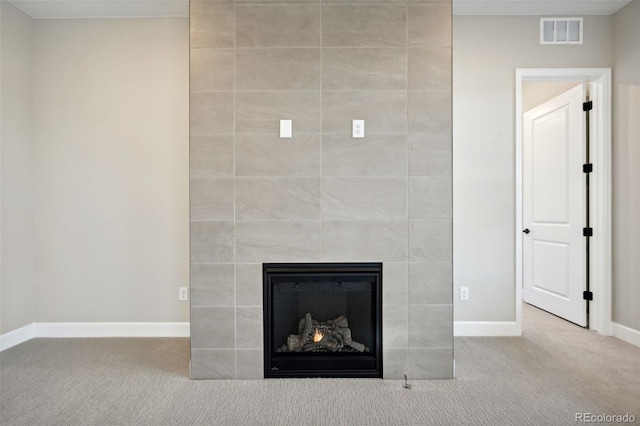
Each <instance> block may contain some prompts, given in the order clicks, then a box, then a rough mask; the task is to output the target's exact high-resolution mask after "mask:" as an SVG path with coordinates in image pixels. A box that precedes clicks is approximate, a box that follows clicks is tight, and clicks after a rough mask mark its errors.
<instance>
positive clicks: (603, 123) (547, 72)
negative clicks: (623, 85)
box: [515, 68, 611, 335]
mask: <svg viewBox="0 0 640 426" xmlns="http://www.w3.org/2000/svg"><path fill="white" fill-rule="evenodd" d="M532 82H541V83H542V82H546V83H548V84H550V85H555V86H558V87H560V86H562V85H563V84H565V85H566V84H570V83H571V82H574V84H573V85H574V86H575V85H577V84H581V83H584V84H585V86H588V88H589V97H590V100H591V101H592V102H593V108H592V110H591V111H590V120H589V121H590V123H589V135H590V144H591V149H590V160H589V162H590V163H591V164H593V171H592V172H591V173H590V180H591V182H590V191H589V193H590V197H589V207H590V208H589V210H590V221H591V225H590V226H591V228H592V229H593V236H591V237H589V238H590V256H589V258H590V264H589V267H588V271H587V273H588V275H589V281H590V291H591V292H592V294H593V300H592V301H591V302H589V305H590V306H589V311H590V321H589V328H590V329H591V330H593V331H597V332H599V333H601V334H604V335H611V70H610V69H608V68H598V69H584V68H579V69H548V68H547V69H518V70H516V108H515V109H516V111H515V115H516V158H515V162H516V167H515V170H516V220H515V224H516V234H515V235H516V241H515V243H516V247H515V248H516V292H515V294H516V300H515V307H516V324H517V327H518V329H519V331H520V332H522V300H523V283H524V278H525V277H524V272H525V271H524V269H525V268H524V267H525V263H524V262H525V257H524V256H525V250H524V245H525V242H527V240H525V238H526V237H528V235H529V234H528V233H526V234H525V233H523V230H525V228H526V227H527V225H528V223H525V220H524V217H523V215H524V214H525V204H526V203H525V198H524V197H525V196H528V195H527V194H526V193H525V191H524V188H523V185H524V177H525V172H526V171H525V167H526V166H525V155H526V154H527V153H526V152H525V141H524V137H523V133H524V132H523V128H524V120H523V114H524V112H525V109H526V108H527V106H530V105H524V101H525V99H524V95H523V94H524V92H525V86H526V85H527V84H531V83H532ZM530 98H531V97H529V100H530ZM581 207H582V206H581ZM525 231H526V230H525ZM582 255H583V256H585V254H584V253H583V254H582ZM528 259H529V258H528ZM585 259H586V258H585Z"/></svg>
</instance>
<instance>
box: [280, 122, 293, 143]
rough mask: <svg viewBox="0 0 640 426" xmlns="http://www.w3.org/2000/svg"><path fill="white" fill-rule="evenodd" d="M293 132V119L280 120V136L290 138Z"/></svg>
mask: <svg viewBox="0 0 640 426" xmlns="http://www.w3.org/2000/svg"><path fill="white" fill-rule="evenodd" d="M292 134H293V124H292V122H291V120H280V138H282V139H290V138H291V137H292Z"/></svg>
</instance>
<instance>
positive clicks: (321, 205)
mask: <svg viewBox="0 0 640 426" xmlns="http://www.w3.org/2000/svg"><path fill="white" fill-rule="evenodd" d="M323 11H324V6H323V5H322V4H320V262H323V261H324V161H323V160H324V129H323V125H322V123H323V110H322V90H323V87H322V77H323V71H324V62H323V61H324V55H323V48H324V43H323V42H322V14H323Z"/></svg>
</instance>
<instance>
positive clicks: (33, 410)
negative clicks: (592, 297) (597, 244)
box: [0, 305, 640, 425]
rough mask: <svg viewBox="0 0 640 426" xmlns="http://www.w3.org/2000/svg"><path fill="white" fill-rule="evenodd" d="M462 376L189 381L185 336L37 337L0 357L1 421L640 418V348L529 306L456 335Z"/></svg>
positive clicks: (406, 422) (358, 421) (394, 422)
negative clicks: (486, 327)
mask: <svg viewBox="0 0 640 426" xmlns="http://www.w3.org/2000/svg"><path fill="white" fill-rule="evenodd" d="M455 358H456V366H457V369H456V370H457V371H456V378H455V379H454V380H433V381H429V380H424V381H411V380H410V385H411V386H410V389H408V390H407V389H404V388H403V387H402V382H400V381H396V380H379V379H279V380H215V381H214V380H208V381H192V380H190V379H189V377H188V376H189V371H188V364H189V340H188V339H185V338H105V339H33V340H30V341H28V342H25V343H23V344H21V345H18V346H16V347H13V348H11V349H8V350H6V351H4V352H2V354H0V403H1V405H0V424H2V425H14V424H15V425H120V424H122V425H196V424H210V425H218V424H220V425H301V424H307V425H429V424H486V425H503V424H509V425H527V424H531V425H538V424H553V425H561V424H575V423H576V413H591V414H592V415H604V414H606V415H624V414H626V413H629V414H630V415H633V416H635V418H636V423H640V348H638V347H635V346H632V345H629V344H627V343H625V342H622V341H620V340H617V339H615V338H611V337H603V336H599V335H597V334H595V333H592V332H590V331H588V330H584V329H582V328H580V327H578V326H575V325H573V324H570V323H568V322H566V321H564V320H561V319H559V318H556V317H554V316H552V315H549V314H547V313H545V312H543V311H540V310H538V309H536V308H533V307H530V306H527V305H525V307H524V335H523V336H522V337H494V338H485V337H482V338H479V337H477V338H471V337H465V338H456V339H455Z"/></svg>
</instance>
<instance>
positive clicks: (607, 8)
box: [453, 0, 631, 16]
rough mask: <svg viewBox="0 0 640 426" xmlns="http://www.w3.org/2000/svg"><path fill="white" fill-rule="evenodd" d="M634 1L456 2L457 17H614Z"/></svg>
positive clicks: (509, 0) (486, 0) (532, 0)
mask: <svg viewBox="0 0 640 426" xmlns="http://www.w3.org/2000/svg"><path fill="white" fill-rule="evenodd" d="M630 2H631V0H453V14H454V15H564V16H566V15H612V14H614V13H616V12H617V11H618V10H620V9H621V8H622V7H624V6H625V5H627V4H628V3H630Z"/></svg>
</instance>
